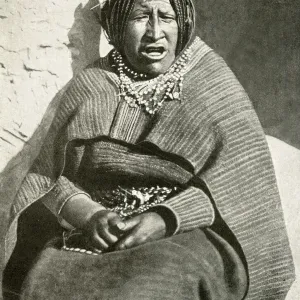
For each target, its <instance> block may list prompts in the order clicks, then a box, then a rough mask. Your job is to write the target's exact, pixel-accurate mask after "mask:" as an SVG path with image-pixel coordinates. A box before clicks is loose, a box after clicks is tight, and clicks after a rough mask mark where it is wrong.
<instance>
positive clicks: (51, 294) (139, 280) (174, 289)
mask: <svg viewBox="0 0 300 300" xmlns="http://www.w3.org/2000/svg"><path fill="white" fill-rule="evenodd" d="M246 286H247V276H246V273H245V268H244V265H243V263H242V262H241V260H240V258H239V257H238V255H237V254H236V252H235V251H234V250H233V248H232V247H231V246H230V245H229V244H228V243H227V242H226V241H224V240H223V239H222V238H220V237H219V236H218V235H217V234H215V233H214V232H213V231H210V230H206V231H202V230H194V231H192V232H188V233H185V234H180V235H176V236H173V237H170V238H167V239H164V240H160V241H156V242H152V243H149V244H145V245H142V246H139V247H136V248H132V249H128V250H125V251H119V252H111V253H106V254H103V255H99V256H93V255H85V254H80V253H75V252H66V251H61V250H57V249H55V248H51V247H49V248H47V249H45V250H44V251H43V252H42V253H41V255H40V257H39V259H38V260H37V261H36V263H35V265H34V266H33V268H32V270H31V272H30V273H29V275H28V277H27V279H26V280H25V282H24V285H23V292H22V299H30V300H32V299H49V300H50V299H55V300H59V299H64V300H65V299H74V300H86V299H101V300H102V299H110V300H111V299H126V300H135V299H139V300H140V299H143V300H147V299H149V300H156V299H157V300H163V299H172V300H185V299H186V300H192V299H193V300H196V299H201V300H204V299H205V300H208V299H211V300H215V299H218V300H222V299H230V300H235V299H242V298H243V295H244V293H245V290H246Z"/></svg>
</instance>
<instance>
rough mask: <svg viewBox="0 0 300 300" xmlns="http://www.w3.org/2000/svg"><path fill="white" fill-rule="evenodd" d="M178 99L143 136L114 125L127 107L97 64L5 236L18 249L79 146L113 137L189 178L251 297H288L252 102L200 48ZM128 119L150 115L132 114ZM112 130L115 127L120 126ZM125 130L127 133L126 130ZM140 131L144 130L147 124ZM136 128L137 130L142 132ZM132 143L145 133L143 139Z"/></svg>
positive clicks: (284, 245)
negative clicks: (234, 250)
mask: <svg viewBox="0 0 300 300" xmlns="http://www.w3.org/2000/svg"><path fill="white" fill-rule="evenodd" d="M192 55H193V60H192V61H191V63H190V64H189V66H188V69H187V72H186V74H185V76H184V87H183V95H182V97H181V101H169V102H165V103H164V106H163V107H162V109H161V110H160V111H159V112H158V113H157V114H156V115H155V116H154V117H153V118H152V119H151V122H149V126H147V129H146V130H142V132H141V133H140V134H138V133H137V132H134V134H133V135H130V134H128V135H126V132H129V130H128V126H129V124H128V123H126V122H125V124H124V129H123V127H122V126H112V124H113V123H114V120H116V119H117V120H119V122H121V121H122V118H120V117H119V115H120V114H122V113H123V112H124V110H123V109H121V110H120V107H121V106H122V105H126V104H125V103H124V102H123V100H122V99H120V97H119V89H118V80H117V76H116V75H115V74H114V73H113V71H112V70H111V69H110V67H109V65H108V59H104V60H101V61H99V62H97V63H95V64H94V65H93V66H91V67H89V68H87V69H86V70H85V71H84V72H83V73H81V74H80V75H79V76H77V78H75V79H74V80H73V82H72V84H71V86H70V88H69V89H68V91H67V92H66V94H65V96H64V98H63V99H62V102H61V106H60V108H59V111H58V114H57V116H56V119H55V120H54V122H53V125H52V127H51V129H50V131H49V135H48V138H47V140H46V142H45V144H44V146H43V149H42V151H41V154H40V156H39V158H38V159H37V160H36V162H35V164H34V166H33V168H32V170H31V172H30V173H29V174H28V176H27V177H26V178H25V180H24V182H23V185H22V187H21V189H20V191H19V193H18V195H17V197H16V200H15V202H14V205H13V209H12V215H11V226H10V228H9V231H8V233H7V236H6V255H7V258H8V257H9V255H10V253H11V251H12V249H13V247H14V244H15V240H14V238H13V237H14V236H15V229H16V225H15V224H16V220H17V216H18V214H19V213H20V212H21V211H22V210H23V209H24V208H25V207H26V206H28V205H30V203H32V202H34V201H36V200H37V199H40V198H41V197H42V196H43V195H45V194H46V193H47V192H49V190H51V189H52V188H53V186H54V184H55V180H56V179H57V178H58V177H59V175H61V174H62V171H63V169H64V168H63V167H64V164H65V161H64V157H65V155H64V154H65V151H66V145H67V143H68V142H69V141H72V140H75V139H95V138H99V137H108V138H110V139H115V140H119V137H120V136H122V137H123V138H121V140H122V142H123V143H127V144H132V143H135V144H136V145H139V146H140V147H142V148H144V149H152V150H154V151H156V152H157V153H158V155H160V156H162V157H168V158H169V159H171V160H172V158H174V161H177V162H178V164H179V165H180V166H181V167H182V168H184V169H185V170H186V171H187V172H189V173H190V180H189V183H190V184H191V185H192V186H195V187H197V188H201V189H202V191H203V195H205V197H209V198H211V201H213V204H214V206H215V208H216V210H217V212H218V214H219V215H220V216H221V218H222V219H223V220H224V222H225V223H226V224H227V226H228V227H229V229H230V230H231V231H232V232H233V234H234V235H235V237H236V238H237V240H238V242H239V244H240V246H241V248H242V250H243V252H244V255H245V259H246V261H247V267H248V271H249V283H250V285H249V290H248V295H247V297H248V299H284V297H285V295H286V293H287V290H288V288H289V287H290V285H291V282H292V281H293V277H294V269H293V262H292V257H291V253H290V248H289V243H288V238H287V234H286V229H285V225H284V220H283V214H282V209H281V203H280V198H279V194H278V190H277V186H276V180H275V175H274V170H273V166H272V161H271V158H270V154H269V150H268V146H267V143H266V140H265V136H264V133H263V131H262V128H261V125H260V123H259V121H258V119H257V116H256V114H255V112H254V110H253V108H252V105H251V103H250V101H249V99H248V97H247V95H246V94H245V92H244V90H243V88H242V87H241V86H240V84H239V82H238V81H237V79H236V78H235V76H234V75H233V74H232V72H231V71H230V70H229V68H228V67H227V65H226V64H225V62H224V61H223V60H222V59H221V58H220V57H219V56H218V55H216V54H215V53H214V52H213V51H211V49H209V47H208V46H206V45H205V44H204V43H203V42H201V41H200V42H198V43H196V44H195V46H194V49H192ZM127 109H128V111H129V114H131V118H130V119H133V118H139V119H140V120H141V123H142V119H143V118H147V117H146V116H145V115H141V114H140V113H138V112H137V111H136V110H135V109H131V108H127ZM114 124H115V123H114ZM121 128H122V129H121ZM142 128H144V127H142ZM134 130H135V131H139V130H141V127H139V126H137V127H136V128H135V129H134ZM135 136H140V139H139V140H138V141H135V140H134V137H135Z"/></svg>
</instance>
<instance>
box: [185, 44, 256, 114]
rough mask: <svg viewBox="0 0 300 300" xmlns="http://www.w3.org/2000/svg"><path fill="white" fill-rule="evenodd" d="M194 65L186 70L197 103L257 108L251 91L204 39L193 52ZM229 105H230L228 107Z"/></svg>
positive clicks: (214, 108)
mask: <svg viewBox="0 0 300 300" xmlns="http://www.w3.org/2000/svg"><path fill="white" fill-rule="evenodd" d="M191 61H192V67H190V69H189V70H188V72H187V73H186V74H185V93H186V94H187V95H190V96H188V98H189V101H192V102H193V105H196V106H197V105H198V106H201V107H202V108H203V107H206V111H208V112H210V114H211V115H212V114H213V112H214V111H215V112H219V113H220V108H221V107H223V108H224V112H225V111H228V112H229V111H230V112H231V114H232V113H234V112H236V113H238V112H241V111H244V110H253V107H252V103H251V101H250V100H249V98H248V95H247V93H246V92H245V90H244V88H243V87H242V85H241V84H240V82H239V80H238V79H237V77H236V76H235V74H234V72H233V71H232V70H231V69H230V68H229V66H228V65H227V63H226V62H225V60H224V59H223V58H222V57H221V56H220V55H219V54H217V53H216V52H215V51H214V50H213V49H211V48H210V47H209V46H208V45H207V44H206V43H205V42H203V41H202V40H200V42H199V43H198V46H197V48H195V49H194V51H193V53H192V59H191ZM225 108H226V109H225Z"/></svg>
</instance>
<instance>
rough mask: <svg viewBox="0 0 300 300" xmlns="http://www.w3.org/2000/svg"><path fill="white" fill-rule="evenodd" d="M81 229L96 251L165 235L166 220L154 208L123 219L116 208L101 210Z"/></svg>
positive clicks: (129, 244) (155, 238)
mask: <svg viewBox="0 0 300 300" xmlns="http://www.w3.org/2000/svg"><path fill="white" fill-rule="evenodd" d="M83 229H84V232H85V234H86V236H87V238H88V240H89V243H90V247H91V248H92V249H93V250H94V251H95V252H103V251H115V250H125V249H129V248H132V247H135V246H138V245H141V244H144V243H147V242H150V241H154V240H158V239H161V238H163V237H165V236H166V223H165V221H164V219H163V218H162V217H161V216H160V215H159V214H158V213H156V212H146V213H143V214H140V215H137V216H134V217H132V218H130V219H128V220H125V221H123V220H122V219H121V218H120V217H119V215H118V214H117V213H115V212H112V211H109V210H100V211H97V212H96V213H94V214H93V215H92V216H91V217H90V218H89V219H88V220H87V222H86V224H85V226H84V228H83Z"/></svg>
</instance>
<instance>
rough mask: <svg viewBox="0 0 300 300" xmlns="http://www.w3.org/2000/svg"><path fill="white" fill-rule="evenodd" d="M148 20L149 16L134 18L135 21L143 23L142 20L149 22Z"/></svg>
mask: <svg viewBox="0 0 300 300" xmlns="http://www.w3.org/2000/svg"><path fill="white" fill-rule="evenodd" d="M148 18H149V17H148V16H147V15H139V16H136V17H134V18H133V19H134V20H137V21H142V20H148Z"/></svg>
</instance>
